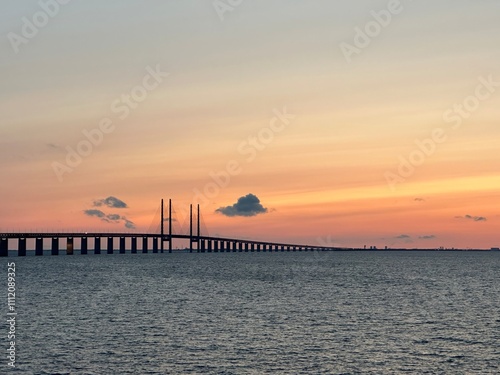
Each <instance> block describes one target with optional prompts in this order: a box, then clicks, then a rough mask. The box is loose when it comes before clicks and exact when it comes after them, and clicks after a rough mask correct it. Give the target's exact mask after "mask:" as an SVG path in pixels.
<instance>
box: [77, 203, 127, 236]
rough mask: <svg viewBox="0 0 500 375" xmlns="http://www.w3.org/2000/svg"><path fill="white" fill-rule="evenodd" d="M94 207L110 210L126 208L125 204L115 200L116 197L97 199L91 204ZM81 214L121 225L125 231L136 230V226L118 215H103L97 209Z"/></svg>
mask: <svg viewBox="0 0 500 375" xmlns="http://www.w3.org/2000/svg"><path fill="white" fill-rule="evenodd" d="M93 206H94V207H102V206H107V207H111V208H128V206H127V204H126V203H125V202H124V201H122V200H120V199H118V198H116V197H112V196H110V197H107V198H106V199H99V200H96V201H94V202H93ZM83 213H84V214H85V215H87V216H91V217H96V218H98V219H101V220H102V221H104V222H106V223H114V224H120V223H123V225H124V226H125V228H127V229H136V226H135V224H134V222H132V221H130V220H129V219H127V218H126V217H125V216H121V215H119V214H115V213H110V214H108V213H105V212H103V211H101V210H98V209H95V208H94V209H90V210H84V211H83Z"/></svg>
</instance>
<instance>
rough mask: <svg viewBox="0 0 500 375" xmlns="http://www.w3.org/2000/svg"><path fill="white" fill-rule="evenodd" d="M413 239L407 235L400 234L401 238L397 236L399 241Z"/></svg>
mask: <svg viewBox="0 0 500 375" xmlns="http://www.w3.org/2000/svg"><path fill="white" fill-rule="evenodd" d="M410 238H411V237H410V236H408V235H407V234H400V235H399V236H396V239H398V240H407V239H410Z"/></svg>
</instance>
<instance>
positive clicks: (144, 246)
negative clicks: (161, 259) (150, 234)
mask: <svg viewBox="0 0 500 375" xmlns="http://www.w3.org/2000/svg"><path fill="white" fill-rule="evenodd" d="M147 252H148V238H147V237H142V253H143V254H147Z"/></svg>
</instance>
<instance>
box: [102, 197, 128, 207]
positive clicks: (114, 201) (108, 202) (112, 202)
mask: <svg viewBox="0 0 500 375" xmlns="http://www.w3.org/2000/svg"><path fill="white" fill-rule="evenodd" d="M103 205H104V206H108V207H111V208H128V205H127V203H125V202H124V201H122V200H121V199H118V198H116V197H113V196H110V197H107V198H104V199H98V200H95V201H94V207H101V206H103Z"/></svg>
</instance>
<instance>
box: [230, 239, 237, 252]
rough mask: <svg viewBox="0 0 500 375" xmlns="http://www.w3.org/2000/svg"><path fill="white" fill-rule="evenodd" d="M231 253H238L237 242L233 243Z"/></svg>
mask: <svg viewBox="0 0 500 375" xmlns="http://www.w3.org/2000/svg"><path fill="white" fill-rule="evenodd" d="M231 251H232V252H233V253H235V252H236V251H237V249H236V242H234V241H233V243H232V244H231Z"/></svg>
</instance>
